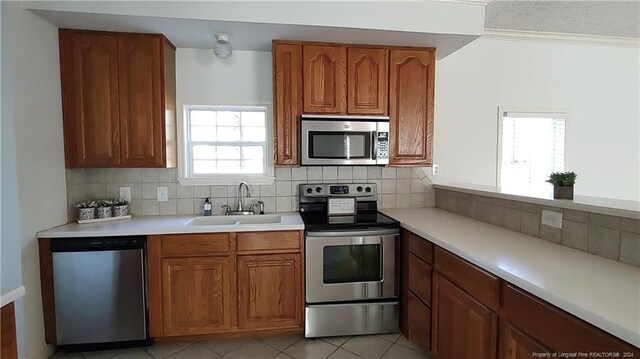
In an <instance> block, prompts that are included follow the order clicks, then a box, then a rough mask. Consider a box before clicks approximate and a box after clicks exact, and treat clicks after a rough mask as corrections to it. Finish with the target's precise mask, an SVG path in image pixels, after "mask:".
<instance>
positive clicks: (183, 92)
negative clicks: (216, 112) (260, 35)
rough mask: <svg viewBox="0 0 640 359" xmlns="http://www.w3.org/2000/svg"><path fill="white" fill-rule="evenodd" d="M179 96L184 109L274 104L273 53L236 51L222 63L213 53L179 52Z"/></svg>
mask: <svg viewBox="0 0 640 359" xmlns="http://www.w3.org/2000/svg"><path fill="white" fill-rule="evenodd" d="M176 81H177V83H176V94H177V103H178V111H177V112H179V113H181V111H182V105H251V104H257V103H265V102H272V99H273V94H272V93H273V89H272V88H273V85H272V83H271V52H258V51H234V52H233V55H232V56H231V58H229V59H227V60H220V59H218V58H216V57H215V56H214V55H213V50H201V49H177V51H176Z"/></svg>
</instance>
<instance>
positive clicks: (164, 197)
mask: <svg viewBox="0 0 640 359" xmlns="http://www.w3.org/2000/svg"><path fill="white" fill-rule="evenodd" d="M168 200H169V190H168V188H167V187H158V202H167V201H168Z"/></svg>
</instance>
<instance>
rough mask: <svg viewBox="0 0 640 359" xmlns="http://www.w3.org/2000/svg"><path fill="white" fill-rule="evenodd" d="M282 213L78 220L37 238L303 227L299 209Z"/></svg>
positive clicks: (252, 230)
mask: <svg viewBox="0 0 640 359" xmlns="http://www.w3.org/2000/svg"><path fill="white" fill-rule="evenodd" d="M273 214H277V215H280V216H281V217H282V220H281V222H280V223H264V224H244V225H233V224H231V225H202V226H196V225H193V226H192V225H188V224H187V223H188V222H189V221H191V220H192V219H193V218H196V217H197V216H136V217H132V218H131V219H125V220H120V221H112V222H103V223H91V224H78V223H69V224H63V225H61V226H57V227H53V228H50V229H47V230H44V231H40V232H38V233H37V237H38V238H81V237H109V236H112V237H118V236H140V235H145V236H152V235H163V234H190V233H221V232H267V231H302V230H304V223H303V222H302V218H301V217H300V214H299V213H298V212H283V213H273Z"/></svg>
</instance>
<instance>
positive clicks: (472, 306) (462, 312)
mask: <svg viewBox="0 0 640 359" xmlns="http://www.w3.org/2000/svg"><path fill="white" fill-rule="evenodd" d="M433 277H434V278H433V307H432V316H433V322H432V328H431V331H432V333H433V334H432V340H431V345H432V350H433V357H434V359H451V358H456V359H476V358H483V359H495V358H496V347H497V335H498V316H497V314H496V313H495V312H493V311H491V310H490V309H489V308H487V307H485V306H484V305H482V304H480V303H479V302H477V301H476V300H475V299H473V298H472V297H471V296H469V295H468V294H467V293H465V292H463V291H462V290H461V289H460V288H458V287H457V286H455V285H454V284H452V283H451V282H449V281H448V280H446V279H445V278H444V277H442V276H440V275H439V274H437V273H436V274H434V276H433Z"/></svg>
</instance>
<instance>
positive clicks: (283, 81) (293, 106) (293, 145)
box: [273, 42, 302, 166]
mask: <svg viewBox="0 0 640 359" xmlns="http://www.w3.org/2000/svg"><path fill="white" fill-rule="evenodd" d="M301 114H302V45H300V44H286V43H277V42H274V43H273V117H274V118H273V123H274V127H275V138H274V145H275V150H276V153H275V164H276V166H298V165H299V164H300V161H299V159H298V140H299V139H298V136H299V130H298V128H299V117H300V115H301Z"/></svg>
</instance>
